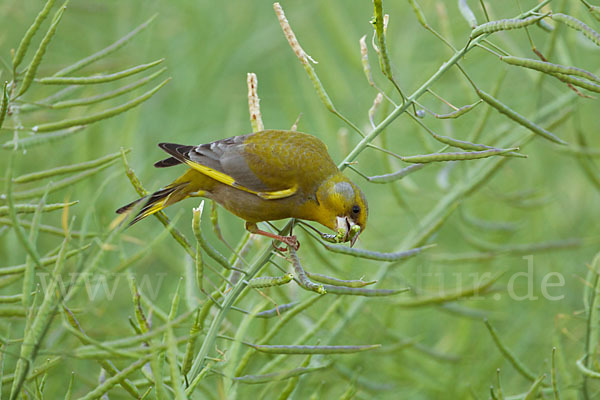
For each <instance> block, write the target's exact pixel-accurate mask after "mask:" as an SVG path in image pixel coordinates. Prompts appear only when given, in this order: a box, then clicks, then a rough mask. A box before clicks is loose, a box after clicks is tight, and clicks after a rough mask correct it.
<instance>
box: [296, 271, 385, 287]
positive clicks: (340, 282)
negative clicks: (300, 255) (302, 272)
mask: <svg viewBox="0 0 600 400" xmlns="http://www.w3.org/2000/svg"><path fill="white" fill-rule="evenodd" d="M306 275H308V277H309V278H311V279H313V280H315V281H317V282H321V283H326V284H328V285H335V286H345V287H351V288H361V287H364V286H367V285H372V284H374V283H377V281H368V282H365V281H363V280H362V279H358V280H344V279H337V278H332V277H330V276H327V275H321V274H317V273H314V272H308V271H307V272H306Z"/></svg>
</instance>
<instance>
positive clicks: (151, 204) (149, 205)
mask: <svg viewBox="0 0 600 400" xmlns="http://www.w3.org/2000/svg"><path fill="white" fill-rule="evenodd" d="M158 146H159V147H160V148H161V149H163V150H164V151H165V152H167V153H168V154H169V155H170V157H168V158H165V159H164V160H161V161H158V162H156V163H155V164H154V166H155V167H158V168H163V167H171V166H175V165H179V164H185V165H187V166H188V167H189V169H188V170H187V171H186V172H185V173H184V174H183V175H181V176H180V177H179V178H177V179H176V180H175V181H174V182H172V183H171V184H169V185H167V186H166V187H164V188H163V189H160V190H158V191H156V192H154V193H152V194H151V195H149V196H146V197H143V198H141V199H138V200H135V201H134V202H132V203H129V204H127V205H126V206H123V207H121V208H119V209H118V210H117V213H119V214H122V213H126V212H127V211H129V210H131V209H133V208H134V206H136V205H138V203H142V204H141V205H140V206H141V208H140V209H139V211H138V214H137V215H136V216H135V218H134V219H133V220H132V222H131V223H132V224H133V223H136V222H138V221H139V220H141V219H142V218H145V217H147V216H149V215H151V214H154V213H155V212H157V211H160V210H162V209H164V208H165V207H168V206H170V205H171V204H174V203H177V202H179V201H181V200H183V199H186V198H188V197H197V196H200V197H205V198H208V199H212V200H214V201H216V202H217V203H219V204H220V205H221V206H223V207H224V208H225V209H227V210H228V211H230V212H231V213H233V214H235V215H237V216H238V217H240V218H242V219H244V220H245V221H246V229H247V230H248V231H249V232H251V233H257V234H261V235H265V236H268V237H270V238H273V239H277V240H279V241H281V242H282V243H285V244H287V245H289V246H293V247H295V248H297V247H298V242H297V240H296V237H295V236H281V235H275V234H273V233H270V232H266V231H262V230H260V229H259V228H258V226H257V223H258V222H262V221H273V220H279V219H284V218H297V219H300V220H308V221H315V222H318V223H320V224H321V225H323V226H325V227H327V228H329V229H332V230H334V231H335V232H336V235H326V234H322V236H323V237H328V238H329V239H330V240H332V241H338V242H347V241H350V242H351V245H354V242H355V241H356V239H357V238H358V235H359V234H360V233H361V232H362V231H364V230H365V226H366V223H367V215H368V206H367V200H366V198H365V195H364V194H363V192H362V191H361V190H360V188H359V187H358V186H356V185H355V184H354V183H353V182H352V181H350V179H348V178H347V177H346V176H344V175H343V174H342V172H341V171H340V170H339V169H338V168H337V166H336V165H335V164H334V162H333V160H332V159H331V157H330V156H329V153H328V152H327V146H326V145H325V144H324V143H323V142H322V141H321V140H319V139H317V138H316V137H314V136H312V135H309V134H306V133H301V132H295V131H281V130H264V131H260V132H255V133H251V134H248V135H242V136H234V137H230V138H228V139H222V140H217V141H215V142H212V143H208V144H201V145H199V146H185V145H179V144H174V143H160V144H159V145H158Z"/></svg>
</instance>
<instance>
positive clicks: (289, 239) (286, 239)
mask: <svg viewBox="0 0 600 400" xmlns="http://www.w3.org/2000/svg"><path fill="white" fill-rule="evenodd" d="M276 240H279V241H280V242H281V243H283V244H286V245H287V246H288V247H292V248H293V249H294V250H296V251H297V250H298V249H299V248H300V242H299V241H298V239H297V238H296V236H280V237H278V238H277V239H276ZM273 247H275V249H276V250H278V251H281V252H284V251H286V250H287V249H288V248H287V247H279V246H277V245H275V241H273Z"/></svg>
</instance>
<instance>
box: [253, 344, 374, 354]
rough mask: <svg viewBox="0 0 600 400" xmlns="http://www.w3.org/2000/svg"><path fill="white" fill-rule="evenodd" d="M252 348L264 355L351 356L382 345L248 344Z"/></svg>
mask: <svg viewBox="0 0 600 400" xmlns="http://www.w3.org/2000/svg"><path fill="white" fill-rule="evenodd" d="M248 345H249V346H250V347H253V348H255V349H256V350H258V351H260V352H262V353H269V354H350V353H358V352H361V351H368V350H374V349H378V348H380V347H381V345H380V344H368V345H362V346H308V345H261V344H251V343H248Z"/></svg>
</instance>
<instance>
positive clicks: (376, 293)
mask: <svg viewBox="0 0 600 400" xmlns="http://www.w3.org/2000/svg"><path fill="white" fill-rule="evenodd" d="M323 288H324V289H325V290H326V291H327V293H331V294H340V295H349V296H364V297H383V296H392V295H395V294H400V293H405V292H408V291H409V290H410V289H409V288H403V289H365V288H354V287H344V286H334V285H323Z"/></svg>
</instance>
